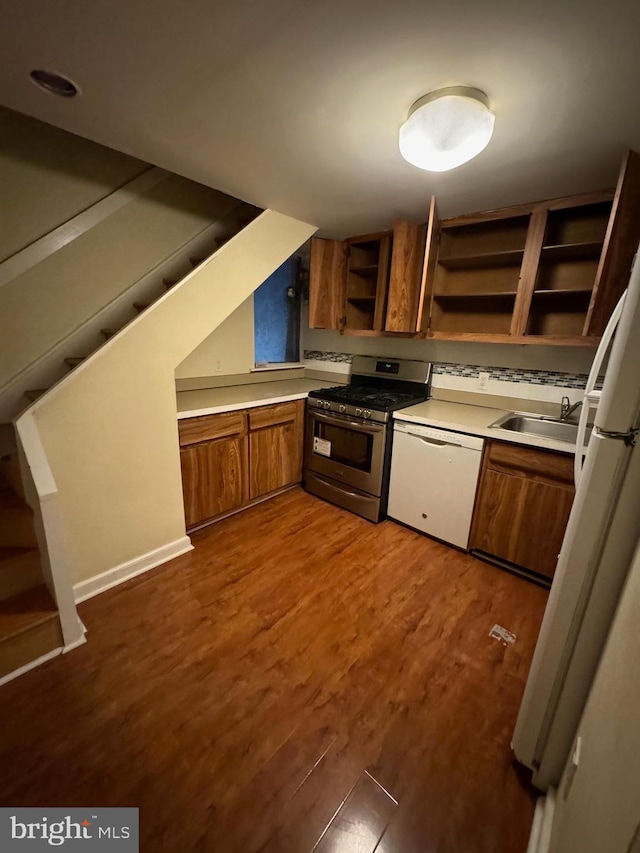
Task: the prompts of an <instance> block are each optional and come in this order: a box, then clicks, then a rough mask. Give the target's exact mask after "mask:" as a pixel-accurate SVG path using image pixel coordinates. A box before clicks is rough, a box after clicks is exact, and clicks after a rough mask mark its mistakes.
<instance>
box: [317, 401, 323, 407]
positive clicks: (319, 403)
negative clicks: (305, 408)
mask: <svg viewBox="0 0 640 853" xmlns="http://www.w3.org/2000/svg"><path fill="white" fill-rule="evenodd" d="M317 406H318V408H319V409H321V408H322V407H323V406H324V403H323V402H322V400H318V402H317Z"/></svg>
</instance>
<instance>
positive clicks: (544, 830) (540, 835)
mask: <svg viewBox="0 0 640 853" xmlns="http://www.w3.org/2000/svg"><path fill="white" fill-rule="evenodd" d="M555 808H556V791H555V788H549V790H548V791H547V795H546V797H538V801H537V803H536V810H535V812H534V815H533V823H532V825H531V835H530V836H529V845H528V847H527V853H547V852H548V850H549V846H550V844H551V828H552V826H553V816H554V813H555Z"/></svg>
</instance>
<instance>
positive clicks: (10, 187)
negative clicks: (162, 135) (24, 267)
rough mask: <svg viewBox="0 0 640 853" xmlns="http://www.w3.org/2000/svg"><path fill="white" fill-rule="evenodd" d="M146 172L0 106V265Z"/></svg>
mask: <svg viewBox="0 0 640 853" xmlns="http://www.w3.org/2000/svg"><path fill="white" fill-rule="evenodd" d="M147 168H149V167H148V164H147V163H143V162H142V161H140V160H134V159H133V158H132V157H127V156H126V155H125V154H120V153H119V152H117V151H112V150H111V149H110V148H104V147H103V146H102V145H97V144H96V143H95V142H90V141H89V140H87V139H83V138H82V137H80V136H75V135H74V134H72V133H66V132H65V131H64V130H59V129H58V128H55V127H52V126H51V125H49V124H44V122H41V121H37V120H36V119H32V118H28V117H27V116H24V115H20V113H16V112H13V111H12V110H7V109H5V108H4V107H0V188H1V189H0V205H1V206H2V207H1V210H0V213H1V216H0V220H1V222H2V227H0V262H2V261H3V260H5V259H6V258H8V257H10V256H11V255H13V254H14V253H15V252H18V251H20V249H24V248H25V246H28V245H29V244H30V243H32V242H33V241H34V240H37V239H38V238H39V237H42V236H43V235H44V234H47V233H48V232H49V231H52V230H53V229H54V228H57V227H58V226H59V225H62V223H63V222H66V221H67V220H68V219H71V217H72V216H75V215H76V214H78V213H80V212H81V211H83V210H85V209H86V208H87V207H89V206H90V205H92V204H95V203H96V202H97V201H100V199H102V198H104V197H105V196H107V195H109V193H111V192H113V191H114V190H115V189H116V188H117V187H119V186H121V185H122V184H124V183H126V182H127V181H130V180H132V179H133V178H134V177H136V175H138V174H140V173H141V172H143V171H144V170H145V169H147ZM9 214H10V215H9Z"/></svg>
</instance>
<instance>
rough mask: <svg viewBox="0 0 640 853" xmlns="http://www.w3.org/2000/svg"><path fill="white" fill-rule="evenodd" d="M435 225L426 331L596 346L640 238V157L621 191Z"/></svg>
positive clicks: (630, 163)
mask: <svg viewBox="0 0 640 853" xmlns="http://www.w3.org/2000/svg"><path fill="white" fill-rule="evenodd" d="M430 226H431V229H432V233H435V232H436V231H437V234H438V238H437V240H433V241H432V243H431V245H430V247H429V249H428V251H427V255H426V257H425V265H424V270H423V273H424V274H423V283H424V291H425V301H426V303H427V304H428V305H429V309H428V310H426V311H423V318H422V319H421V326H420V327H421V329H422V330H423V331H426V332H427V336H428V337H430V338H436V339H438V338H439V339H449V340H475V341H495V342H506V343H519V344H523V343H525V344H530V343H544V344H568V345H587V346H593V345H595V344H596V343H597V342H598V339H599V338H600V336H601V335H602V332H603V331H604V327H605V325H606V323H607V320H608V318H609V316H610V314H611V312H612V310H613V308H614V306H615V304H616V302H617V301H618V299H619V298H620V296H621V295H622V292H623V290H624V288H625V287H626V284H627V280H628V277H629V273H630V271H631V263H632V260H633V256H634V254H635V251H636V249H637V246H638V241H639V240H640V156H639V155H638V154H636V153H635V152H629V153H628V155H627V157H626V158H625V161H624V163H623V167H622V170H621V173H620V178H619V181H618V185H617V188H616V190H615V192H613V191H603V192H595V193H589V194H585V195H582V196H572V197H569V198H560V199H554V200H552V201H547V202H537V203H535V204H530V205H518V206H517V207H511V208H504V209H502V210H495V211H488V212H485V213H478V214H473V215H469V216H460V217H456V218H454V219H447V220H443V221H441V222H440V223H436V222H432V223H430ZM425 317H427V318H428V319H427V322H426V323H425V319H424V318H425Z"/></svg>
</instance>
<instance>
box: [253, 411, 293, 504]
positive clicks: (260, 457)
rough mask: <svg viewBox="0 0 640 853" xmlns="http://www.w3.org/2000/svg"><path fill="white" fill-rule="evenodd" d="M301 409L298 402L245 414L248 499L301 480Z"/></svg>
mask: <svg viewBox="0 0 640 853" xmlns="http://www.w3.org/2000/svg"><path fill="white" fill-rule="evenodd" d="M303 418H304V410H303V409H302V408H301V407H300V406H299V403H298V401H295V402H292V403H280V404H277V405H275V406H265V407H261V408H259V409H253V410H250V411H249V429H250V433H249V464H250V475H249V499H250V500H255V499H256V498H259V497H262V495H267V494H269V492H274V491H276V490H277V489H283V488H284V487H285V486H290V485H293V484H294V483H299V482H300V481H301V480H302V429H303V425H304V419H303Z"/></svg>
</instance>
